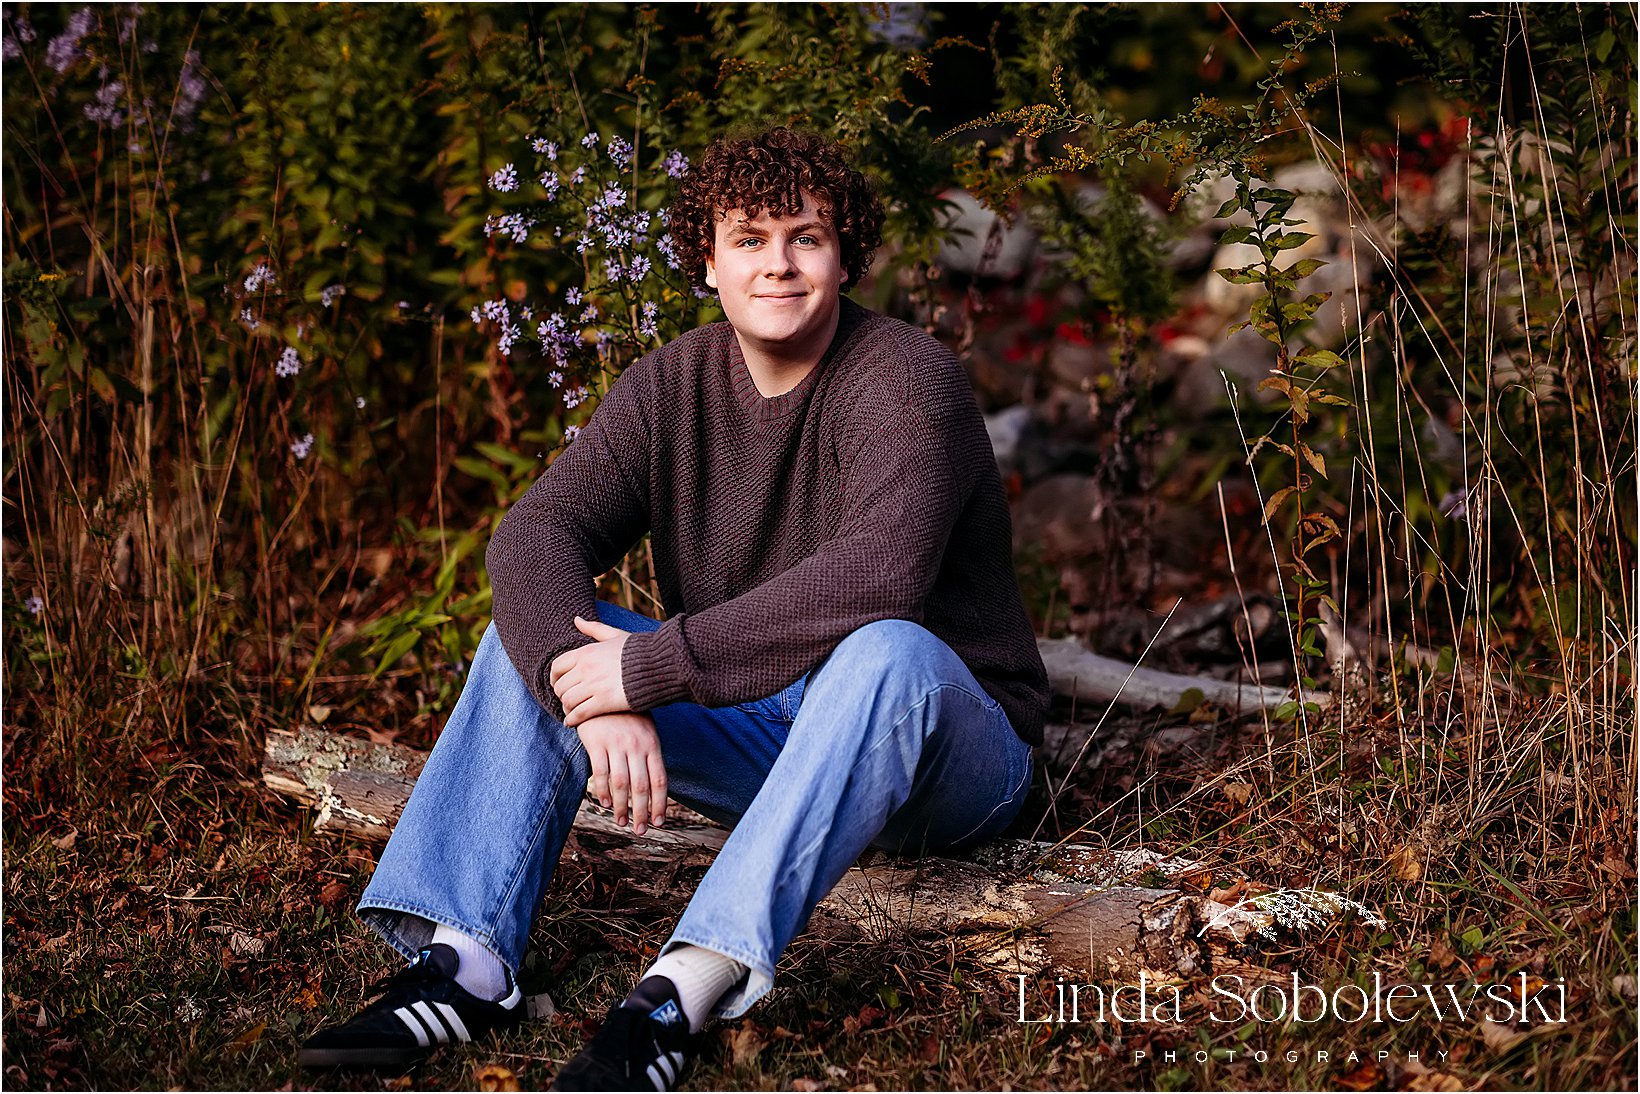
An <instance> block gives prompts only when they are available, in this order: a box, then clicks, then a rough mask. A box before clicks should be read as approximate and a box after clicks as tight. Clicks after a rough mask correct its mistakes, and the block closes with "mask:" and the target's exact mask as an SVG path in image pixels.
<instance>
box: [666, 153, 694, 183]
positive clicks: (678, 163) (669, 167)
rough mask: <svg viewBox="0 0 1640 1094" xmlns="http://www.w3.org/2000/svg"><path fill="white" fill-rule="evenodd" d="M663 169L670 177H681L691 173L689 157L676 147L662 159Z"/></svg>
mask: <svg viewBox="0 0 1640 1094" xmlns="http://www.w3.org/2000/svg"><path fill="white" fill-rule="evenodd" d="M661 170H663V171H665V172H666V175H667V177H668V178H674V179H681V178H682V177H683V176H685V175H687V174H688V173H689V157H688V156H685V155H684V154H683V153H682V152H679V151H678V150H677V149H675V148H674V149H673V150H672V151H670V152H668V153H667V154H666V158H664V159H663V160H661Z"/></svg>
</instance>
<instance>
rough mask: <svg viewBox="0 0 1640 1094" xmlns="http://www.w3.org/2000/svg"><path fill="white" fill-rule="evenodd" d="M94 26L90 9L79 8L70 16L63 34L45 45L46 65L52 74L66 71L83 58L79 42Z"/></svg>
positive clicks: (83, 52)
mask: <svg viewBox="0 0 1640 1094" xmlns="http://www.w3.org/2000/svg"><path fill="white" fill-rule="evenodd" d="M94 26H96V17H95V16H93V15H92V14H91V9H90V8H81V9H80V10H79V11H77V12H75V13H74V14H73V15H70V16H69V17H68V25H67V26H65V27H63V32H62V33H61V34H59V35H57V37H55V38H53V39H52V40H51V41H50V42H48V43H46V65H47V66H48V67H49V68H50V69H51V70H52V71H53V72H59V73H60V72H66V71H68V69H69V68H70V67H72V66H73V64H74V63H75V62H76V61H78V60H79V59H80V58H82V57H84V56H85V50H84V49H82V48H81V46H80V42H81V41H82V40H83V39H84V38H85V36H86V35H88V34H90V33H91V30H92V28H93V27H94ZM31 37H32V34H31Z"/></svg>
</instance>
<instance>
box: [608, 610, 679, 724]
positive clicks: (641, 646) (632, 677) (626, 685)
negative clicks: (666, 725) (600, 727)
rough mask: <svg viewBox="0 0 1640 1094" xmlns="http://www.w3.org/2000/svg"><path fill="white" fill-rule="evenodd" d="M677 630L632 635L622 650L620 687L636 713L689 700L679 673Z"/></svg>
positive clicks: (673, 628) (665, 629)
mask: <svg viewBox="0 0 1640 1094" xmlns="http://www.w3.org/2000/svg"><path fill="white" fill-rule="evenodd" d="M676 642H677V628H676V627H673V626H665V625H663V626H662V627H661V629H660V630H658V631H650V632H648V633H637V634H633V635H631V636H630V637H628V638H627V640H626V645H625V646H624V647H622V649H621V687H622V688H623V689H624V690H625V691H626V703H627V705H628V706H629V707H631V708H632V709H633V710H653V709H654V708H656V707H662V706H665V705H666V704H667V703H680V702H683V701H684V700H686V699H688V698H690V695H689V688H688V686H687V685H686V684H685V683H684V681H683V677H682V674H681V673H679V672H678V665H679V663H680V658H679V657H678V656H677V652H676Z"/></svg>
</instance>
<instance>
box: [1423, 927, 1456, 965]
mask: <svg viewBox="0 0 1640 1094" xmlns="http://www.w3.org/2000/svg"><path fill="white" fill-rule="evenodd" d="M1457 959H1458V952H1457V951H1456V950H1454V949H1453V948H1452V945H1451V943H1449V942H1447V940H1446V936H1445V935H1444V934H1438V935H1436V936H1435V941H1434V942H1432V943H1430V947H1429V963H1430V964H1431V965H1434V966H1435V967H1436V968H1437V969H1449V968H1451V967H1452V963H1453V962H1454V961H1456V960H1457Z"/></svg>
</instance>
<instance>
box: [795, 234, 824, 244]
mask: <svg viewBox="0 0 1640 1094" xmlns="http://www.w3.org/2000/svg"><path fill="white" fill-rule="evenodd" d="M797 242H799V243H819V242H820V241H819V240H818V239H815V238H814V237H813V236H798V237H797Z"/></svg>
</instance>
